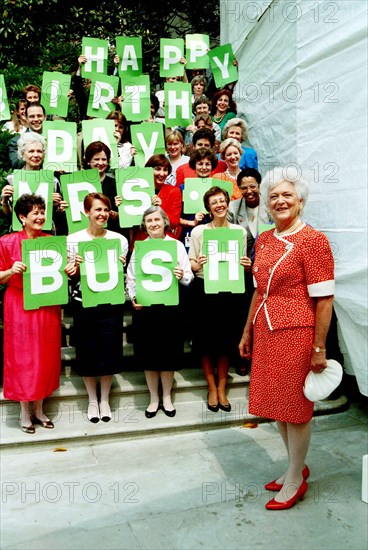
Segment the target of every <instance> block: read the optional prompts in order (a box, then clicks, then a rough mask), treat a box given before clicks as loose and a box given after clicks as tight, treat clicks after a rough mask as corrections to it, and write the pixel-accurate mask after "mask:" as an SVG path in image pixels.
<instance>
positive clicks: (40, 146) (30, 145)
mask: <svg viewBox="0 0 368 550" xmlns="http://www.w3.org/2000/svg"><path fill="white" fill-rule="evenodd" d="M17 148H18V157H19V159H21V160H22V161H24V163H25V164H24V167H23V170H28V171H39V170H41V169H42V164H43V161H44V157H45V153H46V140H45V138H44V137H43V136H42V135H41V134H38V133H37V132H26V133H24V134H22V135H21V136H20V138H19V140H18V145H17ZM6 180H7V184H6V185H5V186H4V187H3V190H2V194H1V206H2V211H3V214H4V215H5V216H6V217H7V218H8V220H9V227H10V228H11V215H12V211H13V195H14V185H13V182H14V174H9V175H8V176H7V178H6ZM53 182H54V183H53V193H52V200H53V212H52V219H53V229H52V232H53V234H56V235H66V234H67V232H68V228H67V223H66V217H65V208H66V202H65V201H64V200H63V197H62V194H61V186H60V182H59V180H58V179H57V178H56V177H54V179H53Z"/></svg>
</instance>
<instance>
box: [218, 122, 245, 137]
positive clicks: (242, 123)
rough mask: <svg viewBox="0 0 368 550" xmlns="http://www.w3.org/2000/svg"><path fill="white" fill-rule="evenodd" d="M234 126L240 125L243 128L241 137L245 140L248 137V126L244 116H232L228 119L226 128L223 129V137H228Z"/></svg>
mask: <svg viewBox="0 0 368 550" xmlns="http://www.w3.org/2000/svg"><path fill="white" fill-rule="evenodd" d="M233 126H238V127H239V128H240V129H241V138H242V141H245V140H246V139H247V138H248V126H247V123H246V122H245V120H243V119H242V118H231V119H230V120H228V121H227V123H226V124H225V126H224V129H223V130H222V139H226V135H227V133H228V131H229V130H230V128H232V127H233Z"/></svg>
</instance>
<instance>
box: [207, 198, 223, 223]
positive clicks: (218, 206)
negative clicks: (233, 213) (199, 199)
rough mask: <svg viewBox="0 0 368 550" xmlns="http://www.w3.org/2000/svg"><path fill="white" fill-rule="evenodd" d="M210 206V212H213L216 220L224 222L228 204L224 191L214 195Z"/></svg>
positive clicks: (209, 203)
mask: <svg viewBox="0 0 368 550" xmlns="http://www.w3.org/2000/svg"><path fill="white" fill-rule="evenodd" d="M208 206H209V209H210V214H212V216H213V219H214V220H219V221H221V222H222V221H223V220H224V218H226V214H227V211H228V204H227V201H226V197H225V195H224V194H223V193H218V194H217V195H213V197H211V198H210V199H209V201H208Z"/></svg>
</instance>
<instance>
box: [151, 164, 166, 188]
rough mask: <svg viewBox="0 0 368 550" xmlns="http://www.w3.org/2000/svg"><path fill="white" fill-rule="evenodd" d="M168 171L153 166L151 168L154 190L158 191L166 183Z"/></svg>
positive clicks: (162, 167)
mask: <svg viewBox="0 0 368 550" xmlns="http://www.w3.org/2000/svg"><path fill="white" fill-rule="evenodd" d="M168 175H169V171H168V169H167V168H166V167H165V166H154V167H153V179H154V185H155V189H160V188H161V187H162V186H163V184H164V183H165V181H166V178H167V176H168Z"/></svg>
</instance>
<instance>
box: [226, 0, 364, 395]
mask: <svg viewBox="0 0 368 550" xmlns="http://www.w3.org/2000/svg"><path fill="white" fill-rule="evenodd" d="M366 23H367V2H365V1H361V0H346V1H344V0H334V1H331V2H329V1H327V0H322V1H316V0H312V1H309V0H303V1H294V2H292V1H287V0H277V1H271V0H257V1H251V0H243V1H235V0H234V1H233V0H221V43H222V44H226V43H229V42H230V43H231V44H232V46H233V49H234V53H235V56H236V58H237V60H238V63H239V81H238V83H237V85H236V87H235V91H234V96H235V99H236V102H237V105H238V114H239V116H241V117H242V118H244V119H245V120H246V121H247V123H248V126H249V141H250V144H251V145H252V147H254V148H255V149H256V151H257V153H258V158H259V169H260V172H261V174H263V175H264V174H265V173H266V171H267V170H268V169H270V168H272V167H274V166H288V165H297V166H298V167H299V169H300V171H301V173H303V175H304V176H305V177H306V178H307V179H308V180H309V183H310V197H309V200H308V204H307V207H306V209H305V213H304V219H305V221H307V222H308V223H309V224H311V225H312V226H313V227H315V228H316V229H319V230H321V231H323V232H324V233H325V234H326V235H327V237H328V238H329V240H330V243H331V245H332V249H333V252H334V258H335V276H336V296H335V310H336V314H337V317H338V323H339V338H340V347H341V350H342V352H343V353H344V358H345V368H346V371H347V372H348V374H354V375H355V376H356V378H357V383H358V386H359V389H360V391H361V393H362V394H364V395H368V361H367V357H368V355H367V324H368V323H367V150H366V149H367V96H366V92H367V37H366Z"/></svg>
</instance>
